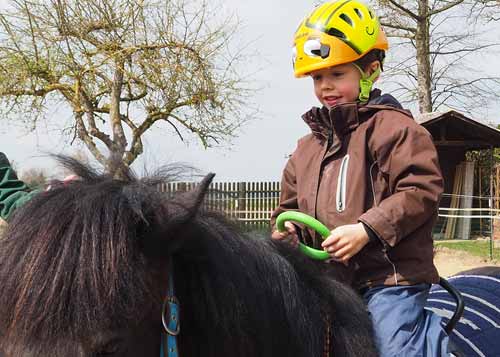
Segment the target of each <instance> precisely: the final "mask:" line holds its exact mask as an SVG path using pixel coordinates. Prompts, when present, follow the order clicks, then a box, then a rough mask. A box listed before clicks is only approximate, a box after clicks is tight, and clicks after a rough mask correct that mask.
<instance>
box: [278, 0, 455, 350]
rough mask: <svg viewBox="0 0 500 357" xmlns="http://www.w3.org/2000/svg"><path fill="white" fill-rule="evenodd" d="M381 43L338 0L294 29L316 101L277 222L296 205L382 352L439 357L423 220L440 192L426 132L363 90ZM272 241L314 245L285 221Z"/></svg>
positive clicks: (387, 100) (428, 227)
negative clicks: (363, 310) (359, 299)
mask: <svg viewBox="0 0 500 357" xmlns="http://www.w3.org/2000/svg"><path fill="white" fill-rule="evenodd" d="M387 49H388V43H387V39H386V36H385V34H384V32H383V31H382V29H381V28H380V25H379V22H378V19H377V18H376V17H375V15H374V13H373V12H372V11H371V10H370V9H369V8H368V7H367V6H366V5H364V4H363V3H360V2H358V1H354V0H342V1H333V2H328V3H325V4H323V5H321V6H319V7H317V8H316V9H315V10H314V11H313V12H312V13H311V14H310V15H309V16H307V17H306V18H305V19H304V21H303V22H302V23H301V24H300V26H299V28H298V30H297V32H296V33H295V41H294V49H293V62H294V72H295V76H296V77H304V76H310V77H311V78H312V80H313V84H314V92H315V94H316V97H317V98H318V100H319V101H320V103H321V104H322V105H323V107H322V108H321V109H319V108H313V109H311V110H310V111H308V112H307V113H305V114H304V115H303V117H302V118H303V119H304V121H305V122H306V123H307V124H308V125H309V126H310V128H311V131H312V133H311V134H309V135H306V136H305V137H303V138H301V139H300V140H299V142H298V146H297V148H296V150H295V152H294V153H293V155H292V156H291V158H290V159H289V161H288V163H287V165H286V167H285V170H284V172H283V177H282V192H281V197H280V204H279V207H278V208H277V209H276V210H275V212H274V213H273V215H272V219H271V223H272V225H273V227H274V224H275V219H276V217H277V216H278V215H279V214H280V213H282V212H283V211H286V210H298V211H300V212H303V213H306V214H309V215H311V216H313V217H316V218H317V219H318V220H319V221H321V222H323V223H324V224H325V225H326V226H328V227H329V228H330V229H333V230H332V231H331V235H330V236H329V237H328V238H327V239H326V240H324V241H323V242H322V243H321V247H322V248H323V249H324V250H325V251H327V252H328V253H329V254H330V256H331V257H332V261H333V262H332V264H336V262H341V263H344V264H338V266H337V268H338V269H346V270H348V271H349V273H350V275H351V282H352V284H353V286H354V287H355V288H356V289H358V290H359V291H360V293H361V294H362V295H363V297H364V299H365V301H366V303H367V305H368V309H369V311H370V314H371V316H372V320H373V323H374V329H375V335H376V343H377V346H378V349H379V352H380V355H381V356H444V355H447V353H448V336H446V333H445V332H444V330H443V329H442V328H441V326H440V321H441V320H440V318H439V317H438V316H437V315H434V314H432V313H430V312H429V311H427V310H424V308H423V307H424V304H425V301H426V299H427V296H428V293H429V289H430V284H431V283H437V282H438V279H439V276H438V273H437V270H436V268H435V266H434V263H433V240H432V233H431V232H432V227H433V224H434V222H435V220H436V217H437V207H438V203H439V200H440V197H441V194H442V190H443V179H442V176H441V172H440V168H439V164H438V157H437V153H436V150H435V147H434V144H433V142H432V138H431V136H430V134H429V133H428V132H427V131H426V130H425V129H424V128H423V127H421V126H420V125H418V124H417V123H415V121H414V120H413V119H412V117H411V114H410V113H409V112H407V111H405V110H403V109H402V108H401V105H400V104H399V103H398V102H397V100H396V99H394V98H393V97H392V96H390V95H387V94H386V95H381V94H380V91H379V90H372V84H373V82H374V81H375V80H376V79H377V78H378V76H379V74H380V72H381V70H382V64H383V60H384V56H385V51H386V50H387ZM286 227H287V232H285V233H280V232H278V231H276V230H274V231H273V233H272V238H273V239H278V240H282V239H285V240H288V241H290V242H291V243H292V244H294V245H296V244H297V241H298V239H299V238H298V235H299V234H300V239H301V240H303V241H304V242H305V243H306V244H309V245H312V246H316V247H318V246H319V245H320V242H321V240H320V239H319V237H318V235H317V234H315V233H314V232H312V231H311V230H310V229H301V228H300V227H299V226H298V225H294V224H291V223H287V224H286Z"/></svg>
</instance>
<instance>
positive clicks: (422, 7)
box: [415, 0, 432, 113]
mask: <svg viewBox="0 0 500 357" xmlns="http://www.w3.org/2000/svg"><path fill="white" fill-rule="evenodd" d="M418 15H419V19H418V22H417V32H416V39H415V46H416V50H417V93H418V108H419V111H420V113H429V112H432V96H431V93H432V92H431V91H432V88H431V61H430V55H429V53H430V32H429V29H430V24H429V21H430V17H429V0H419V1H418Z"/></svg>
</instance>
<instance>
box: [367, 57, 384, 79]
mask: <svg viewBox="0 0 500 357" xmlns="http://www.w3.org/2000/svg"><path fill="white" fill-rule="evenodd" d="M378 69H381V64H380V61H373V62H371V63H370V64H369V65H368V68H367V69H366V72H367V73H368V75H369V76H371V75H372V74H373V73H374V72H375V71H377V70H378ZM377 80H378V76H377V78H375V79H374V80H373V81H374V82H375V81H377Z"/></svg>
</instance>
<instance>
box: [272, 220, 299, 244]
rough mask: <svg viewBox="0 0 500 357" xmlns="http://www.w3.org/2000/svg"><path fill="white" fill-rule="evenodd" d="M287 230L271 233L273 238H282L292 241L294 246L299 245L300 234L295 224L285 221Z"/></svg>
mask: <svg viewBox="0 0 500 357" xmlns="http://www.w3.org/2000/svg"><path fill="white" fill-rule="evenodd" d="M285 228H286V231H285V232H280V231H274V232H273V233H272V234H271V238H272V239H276V240H282V241H285V242H287V243H290V244H291V245H292V246H293V247H295V248H296V247H297V246H298V245H299V236H298V235H297V230H296V229H295V226H294V225H293V224H292V223H290V222H285Z"/></svg>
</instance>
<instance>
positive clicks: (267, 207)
mask: <svg viewBox="0 0 500 357" xmlns="http://www.w3.org/2000/svg"><path fill="white" fill-rule="evenodd" d="M197 184H198V183H195V182H170V183H168V184H163V185H161V186H160V191H162V192H171V193H175V192H186V191H189V190H192V189H194V188H195V187H196V185H197ZM280 186H281V185H280V183H279V182H277V181H273V182H213V183H212V184H211V185H210V187H209V190H208V193H207V195H206V196H205V202H204V207H205V208H207V209H210V210H215V211H219V212H223V213H225V214H226V215H227V216H228V217H230V218H231V219H234V220H236V221H239V222H241V223H242V224H243V225H245V226H246V227H247V228H249V229H266V228H267V227H268V226H269V218H270V217H271V213H272V212H273V210H274V208H275V207H276V206H277V205H278V203H279V195H280V188H281V187H280Z"/></svg>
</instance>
